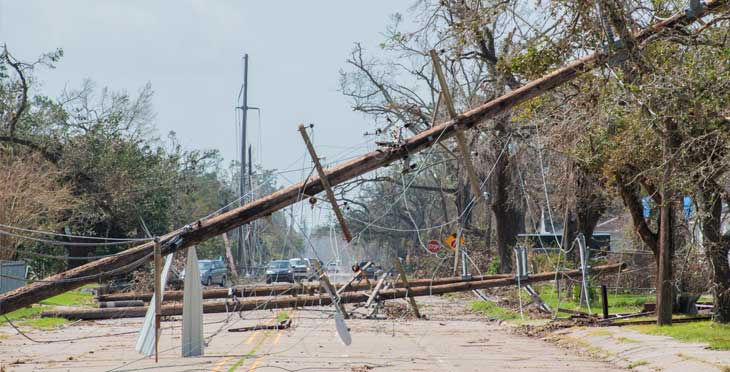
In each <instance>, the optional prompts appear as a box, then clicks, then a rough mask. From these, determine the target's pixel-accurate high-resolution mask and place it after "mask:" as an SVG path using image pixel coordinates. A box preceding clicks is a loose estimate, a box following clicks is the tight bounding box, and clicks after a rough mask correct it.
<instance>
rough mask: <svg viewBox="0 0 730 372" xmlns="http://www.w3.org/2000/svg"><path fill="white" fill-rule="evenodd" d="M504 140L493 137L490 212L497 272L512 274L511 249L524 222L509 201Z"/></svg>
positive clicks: (509, 187) (507, 162)
mask: <svg viewBox="0 0 730 372" xmlns="http://www.w3.org/2000/svg"><path fill="white" fill-rule="evenodd" d="M504 141H505V138H499V137H495V139H494V140H493V142H494V149H495V156H496V157H497V162H496V164H495V167H494V173H493V174H492V190H493V191H494V194H492V205H491V207H492V212H493V213H494V219H495V223H494V227H495V231H496V234H495V235H496V238H497V254H498V255H499V272H500V273H510V272H512V266H513V265H512V248H514V246H515V244H516V243H517V234H518V233H519V231H520V227H521V226H522V225H523V222H524V221H520V220H521V217H522V214H521V213H520V211H519V210H517V208H515V206H514V204H513V203H512V202H511V201H510V200H509V194H510V192H511V191H512V188H511V186H512V182H511V181H512V177H511V176H512V172H511V169H510V168H511V167H510V157H509V154H508V152H507V151H505V152H504V153H502V156H499V155H500V153H501V152H502V149H503V148H504V146H505V142H504Z"/></svg>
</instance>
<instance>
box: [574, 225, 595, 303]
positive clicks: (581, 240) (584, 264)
mask: <svg viewBox="0 0 730 372" xmlns="http://www.w3.org/2000/svg"><path fill="white" fill-rule="evenodd" d="M576 239H577V240H578V248H579V249H578V251H579V252H580V270H581V273H582V274H583V275H581V284H582V285H583V295H584V296H585V300H586V307H587V308H588V314H591V299H590V297H589V295H588V285H589V280H588V273H589V272H590V269H591V268H590V266H589V265H588V254H589V253H588V247H587V246H586V238H585V236H583V234H578V236H577V237H576Z"/></svg>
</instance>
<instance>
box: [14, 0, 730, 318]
mask: <svg viewBox="0 0 730 372" xmlns="http://www.w3.org/2000/svg"><path fill="white" fill-rule="evenodd" d="M729 2H730V0H715V1H708V2H707V3H706V5H705V7H704V8H702V9H700V10H698V11H695V12H691V13H690V12H680V13H677V14H675V15H674V16H672V17H669V18H666V19H664V20H662V21H660V22H657V23H655V24H654V25H652V26H650V27H648V28H646V29H644V30H642V31H640V32H638V33H636V34H635V35H634V37H635V39H636V42H637V45H638V44H639V43H640V42H642V41H647V39H649V38H651V37H656V36H658V35H659V34H660V33H662V32H663V31H665V30H667V29H672V28H676V27H681V26H683V25H686V24H689V23H691V22H694V21H696V20H697V19H698V18H700V17H702V16H704V15H706V14H709V13H712V12H717V11H718V10H720V9H722V8H724V7H725V6H726V5H727V4H728V3H729ZM619 53H624V51H621V50H619V51H617V52H616V53H613V54H611V53H604V52H598V53H594V54H590V55H587V56H585V57H583V58H580V59H577V60H575V61H573V62H570V63H568V64H567V65H566V66H564V67H562V68H559V69H557V70H555V71H553V72H551V73H549V74H547V75H545V76H543V77H542V78H540V79H537V80H533V81H531V82H529V83H527V84H525V85H523V86H522V87H520V88H517V89H515V90H513V91H511V92H509V93H507V94H505V95H502V96H500V97H498V98H495V99H493V100H491V101H489V102H487V103H484V104H482V105H480V106H477V107H475V108H474V109H472V110H469V111H467V112H465V113H464V114H461V115H458V116H457V117H456V118H454V119H452V120H449V121H447V122H445V123H442V124H439V125H436V126H433V127H431V128H429V129H427V130H424V131H423V132H420V133H418V134H416V135H414V136H413V137H410V138H408V139H407V140H406V141H405V142H404V143H403V144H402V145H401V146H399V147H395V148H381V149H378V150H375V151H372V152H369V153H367V154H364V155H361V156H359V157H357V158H355V159H352V160H350V161H348V162H345V163H343V164H341V165H339V166H336V167H333V168H330V169H328V170H327V172H326V173H327V179H328V180H329V182H330V184H331V185H332V186H335V185H338V184H340V183H342V182H345V181H347V180H350V179H352V178H355V177H357V176H360V175H362V174H365V173H367V172H370V171H372V170H375V169H377V168H380V167H383V166H386V165H388V164H391V163H393V162H395V161H397V160H399V159H403V158H405V157H407V156H409V155H412V154H414V153H417V152H420V151H423V150H424V149H426V148H428V147H430V146H432V145H434V144H435V143H438V142H441V141H444V140H446V139H448V138H451V137H453V136H455V135H456V133H458V132H459V131H462V130H466V129H472V128H474V127H475V126H476V125H477V124H479V123H481V122H483V121H484V120H486V119H489V118H493V117H495V116H496V115H498V114H501V113H503V112H505V111H508V110H510V109H511V108H513V107H515V106H516V105H518V104H520V103H523V102H525V101H527V100H529V99H531V98H534V97H537V96H539V95H541V94H543V93H545V92H547V91H549V90H551V89H553V88H555V87H557V86H559V85H561V84H563V83H565V82H567V81H569V80H571V79H573V78H575V77H576V76H578V75H580V74H581V73H583V72H586V71H589V70H591V69H593V68H595V67H596V66H601V65H603V64H605V63H607V62H608V61H609V60H610V58H611V57H613V56H615V55H616V54H619ZM323 190H324V188H323V185H322V182H321V180H320V179H319V177H312V178H311V179H309V180H306V181H304V182H300V183H298V184H295V185H292V186H289V187H287V188H285V189H282V190H279V191H277V192H275V193H273V194H270V195H268V196H265V197H263V198H260V199H258V200H255V201H253V202H250V203H248V204H245V205H243V206H240V207H238V208H236V209H233V210H231V211H228V212H226V213H223V214H221V215H218V216H215V217H211V218H208V219H205V220H201V221H197V222H195V223H193V224H190V225H188V226H185V227H184V228H181V229H178V230H175V231H173V232H171V233H169V234H167V235H165V236H163V237H161V242H162V244H163V250H162V254H168V253H170V252H173V251H176V250H178V249H182V248H186V247H189V246H191V245H195V244H198V243H200V242H202V241H205V240H208V239H210V238H212V237H215V236H218V235H220V234H222V233H224V232H226V231H229V230H231V229H234V228H236V227H238V226H241V225H243V224H245V223H248V222H251V221H254V220H256V219H258V218H261V217H265V216H268V215H271V214H272V213H274V212H276V211H278V210H280V209H283V208H285V207H287V206H289V205H292V204H294V203H296V202H298V201H300V200H301V195H303V194H306V195H316V194H317V193H319V192H321V191H323ZM152 246H153V244H152V243H146V244H142V245H139V246H136V247H133V248H130V249H128V250H126V251H124V252H121V253H120V254H118V255H115V256H111V257H106V258H102V259H100V260H97V261H93V262H89V263H87V264H85V265H82V266H79V267H77V268H74V269H71V270H68V271H64V272H62V273H59V274H56V275H53V276H51V277H48V278H46V279H44V280H42V281H38V282H35V283H32V284H29V285H26V286H24V287H21V288H18V289H15V290H13V291H10V292H7V293H5V294H3V295H0V314H6V313H8V312H11V311H13V310H17V309H20V308H22V307H25V306H28V305H31V304H33V303H36V302H38V301H41V300H44V299H47V298H49V297H53V296H55V295H58V294H61V293H64V292H66V291H69V290H71V289H74V288H78V287H80V286H81V285H83V284H86V283H91V282H94V281H98V280H100V278H104V277H110V276H112V275H116V274H118V273H120V272H124V271H131V270H132V269H134V268H135V267H136V266H138V264H137V263H138V262H139V261H141V260H143V259H144V258H145V256H151V255H150V253H151V252H152Z"/></svg>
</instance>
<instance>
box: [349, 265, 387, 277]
mask: <svg viewBox="0 0 730 372" xmlns="http://www.w3.org/2000/svg"><path fill="white" fill-rule="evenodd" d="M368 262H372V261H360V262H358V263H356V264H355V265H353V266H352V271H353V272H356V271H357V270H360V268H362V267H365V265H367V263H368ZM382 272H383V268H382V267H380V266H379V265H376V264H375V263H374V262H373V263H372V264H370V266H368V267H367V268H366V269H365V276H366V277H367V278H368V279H374V278H376V277H379V276H380V274H381V273H382Z"/></svg>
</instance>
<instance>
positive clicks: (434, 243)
mask: <svg viewBox="0 0 730 372" xmlns="http://www.w3.org/2000/svg"><path fill="white" fill-rule="evenodd" d="M426 249H428V251H429V252H431V253H436V252H438V251H439V249H441V243H439V241H438V240H429V241H428V244H426Z"/></svg>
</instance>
